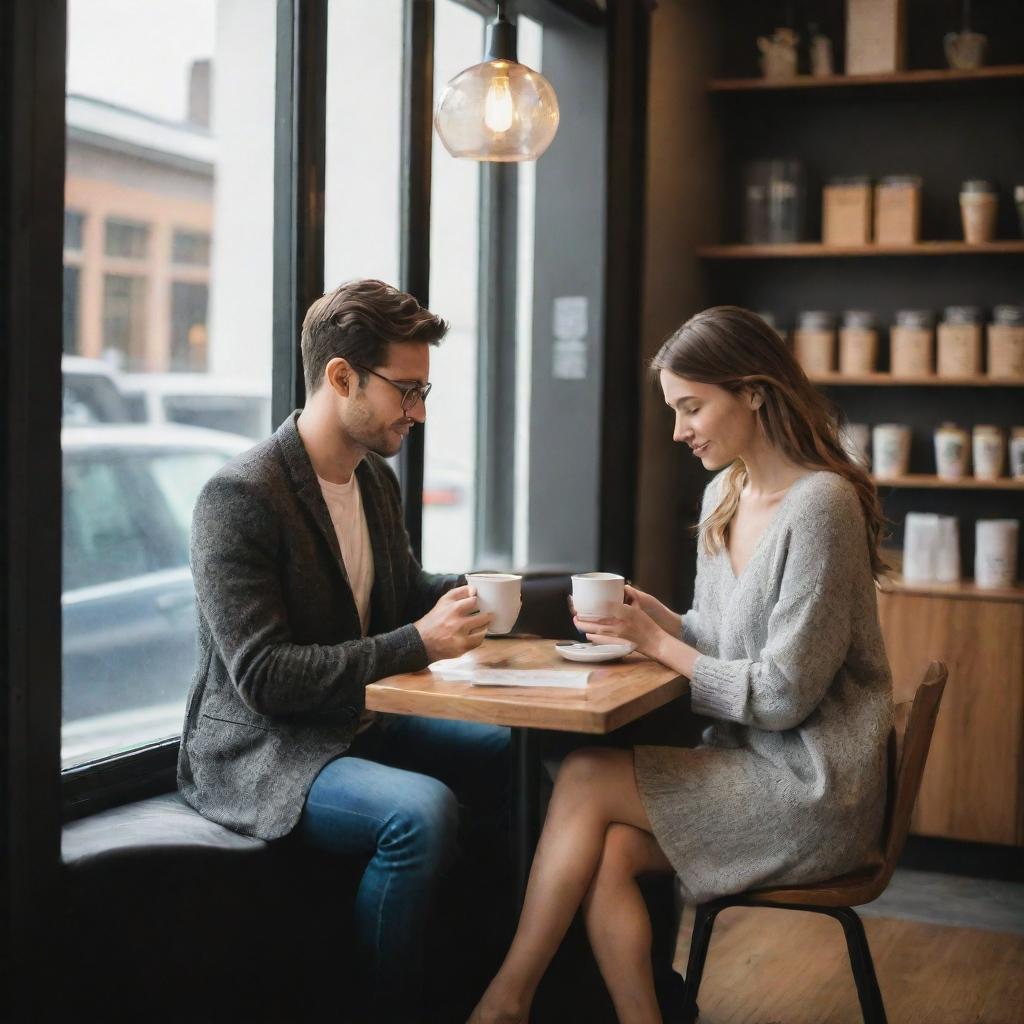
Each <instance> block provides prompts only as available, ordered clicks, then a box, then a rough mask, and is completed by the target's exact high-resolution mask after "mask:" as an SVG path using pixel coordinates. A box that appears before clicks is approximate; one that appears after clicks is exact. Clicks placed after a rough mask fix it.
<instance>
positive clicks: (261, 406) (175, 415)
mask: <svg viewBox="0 0 1024 1024" xmlns="http://www.w3.org/2000/svg"><path fill="white" fill-rule="evenodd" d="M118 387H119V388H120V389H121V394H122V395H123V396H124V401H125V402H126V404H127V406H128V411H129V415H130V418H131V419H132V420H134V421H135V422H136V423H182V424H185V425H186V426H192V427H208V428H209V429H210V430H226V431H227V432H228V433H231V434H241V435H242V436H244V437H251V438H262V437H266V436H267V434H269V433H270V431H271V422H270V394H269V392H268V391H267V389H266V387H263V386H261V385H259V384H253V383H251V382H249V381H244V380H236V379H232V378H226V377H222V376H219V375H214V374H205V373H125V374H121V375H120V377H119V378H118Z"/></svg>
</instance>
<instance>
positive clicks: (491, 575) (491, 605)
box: [466, 572, 523, 636]
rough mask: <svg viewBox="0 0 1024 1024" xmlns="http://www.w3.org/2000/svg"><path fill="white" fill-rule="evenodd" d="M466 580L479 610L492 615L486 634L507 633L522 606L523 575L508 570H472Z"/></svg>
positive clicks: (497, 634) (499, 634) (498, 634)
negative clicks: (472, 591) (472, 590)
mask: <svg viewBox="0 0 1024 1024" xmlns="http://www.w3.org/2000/svg"><path fill="white" fill-rule="evenodd" d="M466 582H467V583H468V584H469V585H470V586H471V587H472V588H473V589H474V590H475V591H476V600H477V604H478V605H479V606H480V611H482V612H487V613H489V614H491V615H493V616H494V618H493V619H492V620H491V624H490V626H488V627H487V635H488V636H501V635H502V634H503V633H507V632H508V631H509V630H510V629H511V628H512V627H513V626H514V625H515V624H516V619H518V618H519V609H520V608H522V606H523V577H522V576H517V575H516V574H515V573H510V572H473V573H470V574H469V575H468V576H467V577H466Z"/></svg>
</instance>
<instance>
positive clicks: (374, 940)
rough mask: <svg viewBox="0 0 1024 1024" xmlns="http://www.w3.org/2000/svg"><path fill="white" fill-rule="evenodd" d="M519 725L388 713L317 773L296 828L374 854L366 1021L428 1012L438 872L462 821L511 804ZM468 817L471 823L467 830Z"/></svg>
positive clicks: (365, 883)
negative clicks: (428, 952)
mask: <svg viewBox="0 0 1024 1024" xmlns="http://www.w3.org/2000/svg"><path fill="white" fill-rule="evenodd" d="M508 750H509V730H508V729H505V728H501V727H498V726H492V725H482V724H480V723H477V722H454V721H446V720H441V719H430V718H417V717H412V716H398V715H381V716H380V717H379V718H378V720H377V721H376V722H375V723H374V724H373V725H372V726H371V727H370V728H369V729H367V730H366V731H365V732H363V733H361V734H360V735H358V736H357V737H356V739H355V742H354V743H353V744H352V746H351V747H350V748H349V750H348V752H347V753H346V754H345V755H344V756H343V757H339V758H336V759H335V760H334V761H331V762H329V763H328V764H327V765H326V766H325V767H324V768H323V770H322V771H321V772H320V774H319V775H318V776H317V777H316V779H315V780H314V781H313V785H312V787H311V789H310V791H309V795H308V797H307V798H306V805H305V808H304V809H303V812H302V817H301V818H300V819H299V823H298V825H297V827H296V835H298V836H299V837H300V839H302V840H303V841H304V842H307V843H309V844H310V845H312V846H315V847H318V848H319V849H323V850H328V851H331V852H336V853H339V854H344V855H355V856H360V855H365V856H367V857H369V864H368V865H367V867H366V870H365V872H364V873H363V877H362V880H361V881H360V883H359V889H358V892H357V894H356V902H355V921H354V927H355V943H354V946H355V951H356V957H357V963H356V965H355V967H356V972H355V973H354V977H355V978H356V979H365V985H364V986H363V989H364V991H363V992H362V993H361V995H362V997H363V1001H364V1002H365V1004H366V1005H365V1007H363V1008H362V1012H364V1013H365V1014H366V1019H367V1020H372V1021H374V1022H375V1024H377V1022H380V1024H384V1022H396V1024H397V1022H402V1024H407V1022H410V1021H416V1020H418V1019H419V1017H420V1015H421V1011H422V1001H423V959H424V938H425V928H426V924H427V919H428V915H429V913H430V910H431V904H432V901H433V898H434V896H435V895H436V892H437V889H438V883H439V881H440V880H441V878H442V876H443V875H444V872H445V870H446V869H447V868H448V867H450V865H451V864H452V863H453V861H454V860H455V857H456V855H457V853H458V851H459V836H460V829H459V825H460V813H459V811H460V805H461V806H462V809H463V810H464V812H465V813H464V814H463V815H462V818H463V821H462V825H463V832H465V831H467V830H468V831H470V832H472V830H473V829H474V828H475V829H477V831H478V832H479V830H480V829H481V827H482V828H483V829H484V831H485V832H486V831H487V825H488V824H490V823H493V824H496V825H498V827H496V828H495V829H494V830H493V833H492V834H494V835H498V836H501V838H500V840H499V841H501V842H503V843H507V837H506V836H503V835H501V832H502V830H501V828H500V825H499V824H498V823H500V822H502V821H503V820H504V815H505V813H506V811H507V790H508V776H509V766H508ZM467 827H468V829H467ZM356 1019H361V1018H356Z"/></svg>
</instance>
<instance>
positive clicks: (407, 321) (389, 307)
mask: <svg viewBox="0 0 1024 1024" xmlns="http://www.w3.org/2000/svg"><path fill="white" fill-rule="evenodd" d="M447 333H448V322H447V321H446V320H443V319H442V318H441V317H439V316H434V314H433V313H431V312H430V310H429V309H424V308H423V307H422V306H421V305H420V304H419V303H418V302H417V301H416V300H415V299H414V298H413V297H412V296H411V295H409V294H408V293H406V292H401V291H399V290H398V289H397V288H393V287H392V286H391V285H389V284H385V283H384V282H383V281H374V280H364V281H348V282H346V283H345V284H343V285H339V287H337V288H335V289H334V291H330V292H328V293H327V294H326V295H322V296H321V297H320V298H319V299H317V300H316V302H314V303H313V305H312V306H310V307H309V309H308V310H307V311H306V318H305V320H303V322H302V367H303V373H304V375H305V378H306V393H307V394H312V393H313V392H314V391H316V390H317V388H319V387H320V385H321V384H322V383H323V379H324V371H325V370H326V369H327V364H328V363H329V362H330V361H331V360H332V359H336V358H339V357H340V358H342V359H347V360H348V361H349V362H350V363H352V364H353V365H354V366H367V367H371V368H372V367H374V366H381V365H383V364H384V362H385V361H386V360H387V355H388V344H389V343H391V342H401V341H419V342H426V343H427V344H428V345H437V344H438V343H439V342H440V341H441V339H442V338H443V337H444V336H445V334H447ZM356 372H357V373H358V374H359V382H360V384H365V383H366V379H367V374H366V373H365V372H364V371H363V370H358V369H357V370H356Z"/></svg>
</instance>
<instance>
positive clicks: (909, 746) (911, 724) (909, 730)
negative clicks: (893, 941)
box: [878, 661, 948, 888]
mask: <svg viewBox="0 0 1024 1024" xmlns="http://www.w3.org/2000/svg"><path fill="white" fill-rule="evenodd" d="M947 675H948V672H947V670H946V666H945V665H944V664H943V663H942V662H941V661H933V662H932V663H931V664H930V665H929V666H928V671H927V672H926V673H925V676H924V679H923V680H922V682H921V684H920V686H918V688H917V693H915V694H914V700H913V701H912V702H911V701H904V702H903V703H900V704H897V705H896V709H895V716H894V721H893V730H892V733H891V734H890V736H889V799H888V801H887V804H888V811H887V821H886V828H885V844H884V851H885V852H884V856H885V860H884V862H883V864H882V867H881V872H880V876H881V877H880V878H879V879H878V881H879V882H881V883H882V885H883V888H884V886H885V885H887V884H888V882H889V879H890V878H891V877H892V873H893V871H894V870H895V868H896V861H897V860H899V856H900V854H901V853H902V852H903V844H904V843H905V842H906V841H907V833H908V832H909V831H910V815H911V812H912V811H913V810H914V802H915V801H916V800H917V794H918V791H919V790H920V789H921V776H922V775H924V766H925V762H926V761H927V760H928V748H929V746H930V745H931V742H932V732H933V731H934V729H935V719H936V717H937V716H938V714H939V702H940V701H941V700H942V691H943V690H944V689H945V688H946V677H947Z"/></svg>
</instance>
